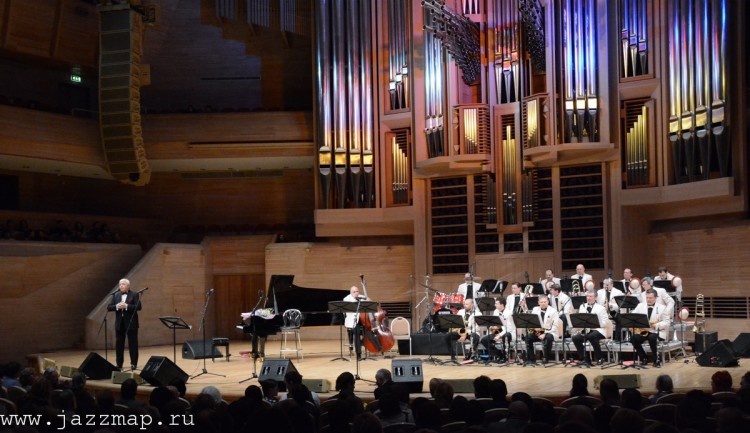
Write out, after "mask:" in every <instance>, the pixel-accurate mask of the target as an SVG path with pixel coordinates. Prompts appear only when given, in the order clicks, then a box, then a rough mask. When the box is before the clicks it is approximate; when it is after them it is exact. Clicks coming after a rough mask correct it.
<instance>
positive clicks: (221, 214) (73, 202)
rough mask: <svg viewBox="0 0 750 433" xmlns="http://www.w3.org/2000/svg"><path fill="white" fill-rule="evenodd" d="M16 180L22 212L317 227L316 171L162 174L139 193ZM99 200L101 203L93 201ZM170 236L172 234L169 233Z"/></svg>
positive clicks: (53, 180) (45, 179) (47, 178)
mask: <svg viewBox="0 0 750 433" xmlns="http://www.w3.org/2000/svg"><path fill="white" fill-rule="evenodd" d="M5 174H16V175H18V177H19V185H20V188H19V189H20V210H21V211H29V212H53V213H70V214H90V215H117V216H120V217H133V218H146V219H156V220H159V221H161V222H163V223H164V224H165V225H167V226H171V227H173V226H178V225H192V226H197V225H201V226H205V227H209V226H211V225H220V226H224V225H227V224H235V225H247V224H249V225H251V226H259V225H266V226H267V228H268V229H270V228H271V227H273V226H279V227H282V228H280V229H279V230H281V229H283V226H284V225H297V226H300V225H312V224H313V204H314V196H315V194H314V187H313V184H314V180H313V175H312V172H311V171H310V170H284V171H283V172H282V173H281V175H280V176H270V177H258V178H243V179H200V180H197V179H196V180H187V179H183V178H182V177H181V176H180V175H179V174H164V173H156V174H154V175H152V177H151V182H150V183H149V184H148V185H146V186H144V187H138V188H134V187H132V186H129V185H122V184H119V183H117V182H114V181H105V180H96V179H87V178H78V177H69V176H54V175H46V174H35V173H24V172H6V173H5ZM91 197H96V200H91ZM167 234H168V233H167Z"/></svg>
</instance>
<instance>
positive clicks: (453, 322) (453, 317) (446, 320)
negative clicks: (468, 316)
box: [438, 314, 469, 365]
mask: <svg viewBox="0 0 750 433" xmlns="http://www.w3.org/2000/svg"><path fill="white" fill-rule="evenodd" d="M438 325H439V326H440V327H441V328H442V329H451V328H459V329H461V328H464V327H465V326H466V324H465V323H464V318H463V317H461V316H459V315H458V314H442V315H439V316H438ZM466 332H469V330H468V329H467V330H466ZM452 344H453V341H451V339H450V336H449V337H448V349H449V351H450V352H455V348H451V345H452ZM441 364H442V365H445V364H456V365H461V363H459V362H458V361H456V359H455V354H454V355H452V356H451V359H450V360H449V361H443V362H441Z"/></svg>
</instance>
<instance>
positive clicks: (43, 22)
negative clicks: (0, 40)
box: [3, 0, 57, 57]
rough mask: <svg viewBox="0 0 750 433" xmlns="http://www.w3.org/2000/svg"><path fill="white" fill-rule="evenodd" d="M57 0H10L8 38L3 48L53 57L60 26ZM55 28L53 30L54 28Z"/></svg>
mask: <svg viewBox="0 0 750 433" xmlns="http://www.w3.org/2000/svg"><path fill="white" fill-rule="evenodd" d="M56 4H57V2H54V3H52V2H48V1H44V0H36V1H19V0H13V1H11V2H10V10H9V12H10V13H9V16H8V29H7V39H6V40H5V44H4V46H3V48H5V49H7V50H10V51H14V52H17V53H21V54H30V55H33V56H40V57H49V56H50V54H51V49H52V44H53V42H54V37H55V31H54V29H56V28H57V22H56V18H57V17H56V15H57V7H56ZM51 30H52V31H51Z"/></svg>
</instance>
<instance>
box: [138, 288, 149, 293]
mask: <svg viewBox="0 0 750 433" xmlns="http://www.w3.org/2000/svg"><path fill="white" fill-rule="evenodd" d="M146 290H148V287H146V288H144V289H141V290H139V291H138V292H136V293H143V292H145V291H146Z"/></svg>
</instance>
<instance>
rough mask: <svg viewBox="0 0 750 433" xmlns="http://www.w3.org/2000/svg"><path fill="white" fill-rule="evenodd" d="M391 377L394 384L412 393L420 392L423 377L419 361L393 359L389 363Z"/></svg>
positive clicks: (420, 361)
mask: <svg viewBox="0 0 750 433" xmlns="http://www.w3.org/2000/svg"><path fill="white" fill-rule="evenodd" d="M391 376H392V378H393V382H394V383H398V384H401V385H404V386H405V387H406V389H407V390H408V391H409V392H410V393H412V392H422V387H423V386H424V375H423V374H422V360H421V359H394V360H392V361H391Z"/></svg>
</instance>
